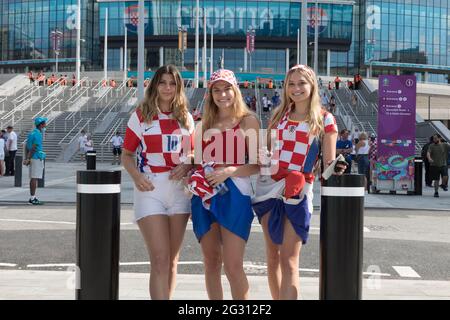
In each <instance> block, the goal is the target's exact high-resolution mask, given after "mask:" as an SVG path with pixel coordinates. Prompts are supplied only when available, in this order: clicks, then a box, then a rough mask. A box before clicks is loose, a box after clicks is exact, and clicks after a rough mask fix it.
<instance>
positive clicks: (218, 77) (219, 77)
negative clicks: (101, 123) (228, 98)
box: [209, 69, 237, 87]
mask: <svg viewBox="0 0 450 320" xmlns="http://www.w3.org/2000/svg"><path fill="white" fill-rule="evenodd" d="M217 81H226V82H228V83H229V84H231V85H233V86H235V87H237V80H236V76H235V75H234V72H233V71H231V70H227V69H219V70H217V71H215V72H213V74H212V75H211V77H210V78H209V86H210V87H211V86H212V85H213V84H214V83H215V82H217Z"/></svg>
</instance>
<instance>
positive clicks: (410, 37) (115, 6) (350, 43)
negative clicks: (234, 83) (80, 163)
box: [0, 0, 450, 83]
mask: <svg viewBox="0 0 450 320" xmlns="http://www.w3.org/2000/svg"><path fill="white" fill-rule="evenodd" d="M301 2H302V1H277V0H270V1H252V0H240V1H234V0H225V1H222V0H219V1H206V0H200V8H201V9H200V13H199V14H200V47H202V46H203V30H204V29H203V25H204V20H203V15H206V19H205V20H206V28H207V29H206V30H207V42H208V55H207V56H208V58H207V59H210V58H209V57H210V52H209V46H210V33H211V31H212V33H213V44H214V50H213V65H214V66H217V65H218V61H219V59H221V57H222V56H223V63H224V66H225V67H226V68H230V69H232V70H234V71H237V72H253V73H259V74H271V75H273V74H283V73H284V72H285V71H286V69H287V68H288V67H289V66H291V65H293V64H295V63H296V61H297V32H298V31H297V30H298V29H299V28H300V25H301V21H300V20H301ZM195 4H196V1H195V0H192V1H191V0H183V1H175V0H160V1H158V0H155V1H146V2H145V17H146V19H145V69H146V70H149V69H151V70H154V69H155V68H157V67H158V66H160V65H162V64H165V63H173V64H176V65H178V66H181V65H182V64H183V66H184V68H185V69H186V70H193V69H194V47H195V16H196V9H195V8H196V5H195ZM81 6H82V10H81V19H82V21H81V38H82V41H81V58H82V69H83V70H86V71H89V70H102V68H103V53H104V49H103V48H104V45H103V44H104V41H105V20H106V11H107V12H108V24H107V25H108V32H107V34H108V69H109V70H121V69H122V68H123V64H124V40H125V32H127V57H128V59H127V61H126V62H127V63H126V64H127V66H126V67H127V69H128V70H130V71H133V70H136V69H137V33H136V31H137V17H136V16H137V12H138V8H137V2H136V1H135V2H131V1H130V2H128V1H113V0H110V1H100V0H99V1H95V0H81ZM76 9H77V0H35V1H31V0H0V50H1V51H0V72H1V73H8V72H23V71H26V70H28V69H29V68H30V69H32V70H44V71H51V70H52V69H53V68H54V67H55V63H56V55H55V49H57V50H58V53H59V54H58V56H57V58H58V62H59V70H64V72H73V70H74V68H75V56H76ZM307 10H308V11H307V14H306V16H307V26H308V27H307V29H308V30H307V31H308V32H307V33H308V42H307V43H308V64H310V65H312V63H313V52H314V39H315V38H314V31H315V30H314V25H315V24H316V23H315V21H316V20H318V23H317V24H318V34H319V35H318V39H319V40H318V48H319V50H318V72H319V74H321V75H331V76H333V75H336V74H339V75H341V76H346V75H353V74H355V73H361V74H362V75H363V76H365V75H367V74H368V73H369V72H370V70H371V73H372V75H373V76H376V75H379V74H415V75H416V76H417V79H418V80H419V81H422V82H441V83H447V82H449V75H450V0H382V1H381V0H355V1H349V0H332V1H330V0H321V1H311V0H309V1H308V9H307ZM315 17H317V19H316V18H315ZM180 27H181V28H183V29H184V30H186V31H187V35H188V36H187V49H186V50H185V51H184V54H183V55H182V54H181V52H180V50H178V33H179V29H180ZM249 31H250V32H253V33H254V36H255V38H254V39H255V41H254V51H252V52H251V53H250V52H248V50H247V49H246V46H247V33H248V32H249ZM182 56H183V59H182ZM200 57H201V54H200ZM200 63H201V62H200ZM209 63H210V61H209V60H208V66H209Z"/></svg>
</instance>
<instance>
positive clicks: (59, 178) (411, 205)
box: [0, 163, 450, 210]
mask: <svg viewBox="0 0 450 320" xmlns="http://www.w3.org/2000/svg"><path fill="white" fill-rule="evenodd" d="M84 169H85V164H82V163H48V164H47V168H46V177H45V188H42V189H39V188H38V191H37V196H38V198H39V199H40V200H42V201H44V202H45V203H47V204H50V203H59V204H61V203H75V201H76V172H77V171H78V170H84ZM97 169H98V170H122V186H121V201H122V203H123V204H132V202H133V182H132V180H131V178H130V176H129V175H128V173H127V172H126V171H125V170H124V169H123V167H120V166H113V165H110V164H102V163H100V164H97ZM22 181H23V183H22V188H15V187H14V177H0V189H1V190H2V191H1V192H0V204H14V203H20V204H23V203H26V202H27V201H28V199H29V189H28V172H27V171H26V168H25V167H24V172H23V179H22ZM423 185H424V188H423V195H422V196H415V195H406V193H405V192H403V193H400V192H399V194H397V195H390V194H389V193H388V192H385V193H383V194H366V197H365V199H364V205H365V207H366V208H398V209H426V210H449V208H450V191H449V192H445V191H443V190H442V189H441V190H440V191H439V194H440V198H434V197H433V193H434V189H433V188H429V187H425V183H423ZM314 190H315V192H314V194H315V198H314V201H313V202H314V206H315V207H319V206H320V197H319V196H318V195H319V194H320V191H319V190H320V183H319V182H317V181H316V183H315V184H314Z"/></svg>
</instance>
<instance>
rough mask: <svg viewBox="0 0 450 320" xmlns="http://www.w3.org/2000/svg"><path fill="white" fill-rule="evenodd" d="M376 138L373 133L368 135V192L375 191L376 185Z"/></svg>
mask: <svg viewBox="0 0 450 320" xmlns="http://www.w3.org/2000/svg"><path fill="white" fill-rule="evenodd" d="M377 147H378V146H377V136H376V134H375V133H373V132H372V133H371V134H370V139H369V163H370V169H369V170H370V172H369V173H370V180H369V186H368V187H367V188H368V189H369V190H372V191H376V185H377V179H378V178H377V171H376V168H377V166H376V165H377V149H378V148H377Z"/></svg>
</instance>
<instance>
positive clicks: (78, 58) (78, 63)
mask: <svg viewBox="0 0 450 320" xmlns="http://www.w3.org/2000/svg"><path fill="white" fill-rule="evenodd" d="M77 4H78V5H77V24H76V27H77V52H76V55H77V56H76V59H75V73H76V79H77V81H80V71H81V70H80V69H81V0H78V1H77Z"/></svg>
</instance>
